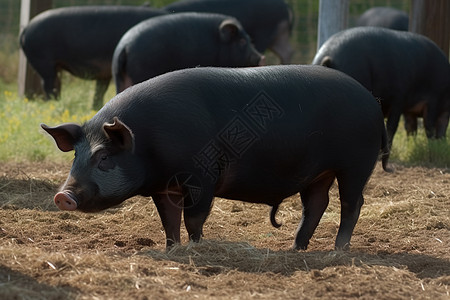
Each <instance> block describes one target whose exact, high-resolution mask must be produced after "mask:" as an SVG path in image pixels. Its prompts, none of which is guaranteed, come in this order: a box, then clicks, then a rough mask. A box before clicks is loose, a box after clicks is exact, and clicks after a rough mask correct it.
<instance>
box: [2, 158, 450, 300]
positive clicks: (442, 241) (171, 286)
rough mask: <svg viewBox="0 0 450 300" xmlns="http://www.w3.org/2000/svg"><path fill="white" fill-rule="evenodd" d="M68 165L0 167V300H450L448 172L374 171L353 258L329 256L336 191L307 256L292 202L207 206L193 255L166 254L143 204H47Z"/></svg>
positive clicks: (184, 248) (156, 222) (183, 250)
mask: <svg viewBox="0 0 450 300" xmlns="http://www.w3.org/2000/svg"><path fill="white" fill-rule="evenodd" d="M69 168H70V165H69V164H50V163H46V164H44V163H33V164H28V163H27V164H14V163H6V164H5V163H3V164H0V299H211V298H214V299H356V298H357V299H433V300H436V299H450V171H449V170H442V169H427V168H420V167H403V166H399V165H395V172H394V173H385V172H383V171H382V170H381V168H380V166H377V168H376V170H375V172H374V174H373V176H372V178H371V180H370V182H369V183H368V185H367V187H366V191H365V205H364V206H363V208H362V211H361V216H360V218H359V221H358V224H357V225H356V228H355V232H354V234H353V237H352V246H351V250H350V251H348V252H342V251H334V250H333V245H334V239H335V237H336V232H337V227H338V224H339V213H340V209H339V200H338V198H337V196H338V195H337V189H336V186H333V188H332V191H331V201H330V205H329V207H328V209H327V211H326V213H325V214H324V216H323V218H322V220H321V223H320V224H319V226H318V228H317V230H316V232H315V234H314V236H313V238H312V239H311V243H310V246H309V248H308V250H307V251H292V250H290V248H291V246H292V243H293V238H294V234H295V230H296V228H297V226H298V223H299V221H300V217H301V202H300V200H299V198H298V196H293V197H291V198H289V199H286V200H285V202H283V204H282V206H281V207H280V211H279V212H278V215H277V220H278V221H279V222H282V223H283V226H282V227H281V228H280V229H276V228H273V227H272V226H271V225H270V222H269V217H268V216H269V207H267V206H265V205H257V204H248V203H241V202H238V201H230V200H224V199H216V200H215V203H214V207H213V210H212V213H211V215H210V217H209V219H208V221H207V223H206V226H205V230H204V233H205V238H204V240H203V241H202V242H201V243H199V244H193V243H187V236H186V232H185V231H184V228H183V231H182V233H183V236H182V239H183V244H182V245H181V246H176V247H175V248H173V249H172V250H171V251H170V252H168V253H167V252H165V249H164V248H165V239H164V233H163V230H162V225H161V222H160V219H159V216H158V214H157V212H156V209H155V206H154V204H153V202H152V201H151V199H149V198H143V197H135V198H132V199H129V200H127V201H125V202H124V203H123V205H122V206H120V207H117V208H113V209H109V210H107V211H104V212H102V213H97V214H84V213H78V212H75V213H72V212H61V211H58V210H57V208H56V206H55V205H54V204H53V202H52V198H53V195H54V193H55V191H56V190H57V189H58V186H59V185H60V184H61V183H62V182H63V181H64V180H65V178H66V174H67V172H68V170H69Z"/></svg>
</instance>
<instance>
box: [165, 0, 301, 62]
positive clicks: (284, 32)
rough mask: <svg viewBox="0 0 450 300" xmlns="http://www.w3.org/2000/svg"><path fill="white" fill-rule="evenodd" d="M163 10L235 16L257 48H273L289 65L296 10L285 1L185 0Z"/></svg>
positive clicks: (262, 49)
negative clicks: (290, 38) (294, 11)
mask: <svg viewBox="0 0 450 300" xmlns="http://www.w3.org/2000/svg"><path fill="white" fill-rule="evenodd" d="M164 9H165V10H166V11H168V12H171V13H180V12H210V13H217V14H224V15H228V16H232V17H235V18H236V19H238V20H239V22H241V24H242V26H244V29H245V31H247V33H248V34H249V35H250V37H251V38H252V42H253V44H254V45H255V48H256V50H258V51H259V52H261V53H264V51H265V50H266V49H270V50H272V51H273V52H274V53H275V54H276V55H278V57H279V58H280V60H281V63H283V64H288V63H289V62H290V60H291V57H292V54H293V52H294V50H293V49H292V47H291V45H290V43H289V36H290V35H291V31H292V25H293V13H292V11H291V9H290V8H289V6H288V5H287V4H286V3H285V2H284V1H283V0H245V1H242V0H182V1H175V2H173V3H171V4H169V5H167V6H165V7H164Z"/></svg>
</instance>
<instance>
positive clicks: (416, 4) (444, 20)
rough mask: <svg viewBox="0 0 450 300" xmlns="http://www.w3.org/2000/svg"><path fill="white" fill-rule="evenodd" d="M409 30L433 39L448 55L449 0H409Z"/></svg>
mask: <svg viewBox="0 0 450 300" xmlns="http://www.w3.org/2000/svg"><path fill="white" fill-rule="evenodd" d="M409 19H410V22H409V31H412V32H416V33H419V34H423V35H425V36H427V37H429V38H430V39H431V40H433V41H434V42H435V43H436V44H437V45H438V46H439V48H441V49H442V51H444V53H445V55H446V56H447V58H448V56H449V45H450V1H449V0H432V1H430V0H411V12H410V17H409Z"/></svg>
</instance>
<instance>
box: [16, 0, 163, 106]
mask: <svg viewBox="0 0 450 300" xmlns="http://www.w3.org/2000/svg"><path fill="white" fill-rule="evenodd" d="M164 13H165V12H163V11H159V10H156V9H150V8H147V7H142V6H141V7H134V6H80V7H75V6H74V7H64V8H57V9H51V10H48V11H45V12H43V13H41V14H39V15H37V16H36V17H34V18H33V19H32V20H31V22H30V23H29V24H28V25H27V26H26V27H25V29H24V30H23V31H22V33H21V36H20V45H21V47H22V50H23V52H24V53H25V55H26V57H27V59H28V62H29V63H30V64H31V66H33V68H34V69H35V70H36V72H37V73H38V74H39V76H40V77H41V78H42V85H43V88H44V92H45V94H46V97H47V98H50V97H54V98H58V96H59V93H60V87H61V82H60V79H59V76H58V72H59V71H60V70H66V71H68V72H70V73H71V74H72V75H74V76H77V77H80V78H84V79H94V80H96V81H97V82H96V87H95V96H94V103H93V107H94V108H95V109H99V108H100V107H101V106H102V105H103V96H104V94H105V92H106V90H107V88H108V84H109V82H110V80H111V77H112V75H111V61H112V56H113V53H114V49H115V47H116V45H117V43H118V42H119V40H120V38H121V37H122V35H123V34H124V33H125V32H126V31H127V30H128V29H130V28H131V27H132V26H134V25H136V24H137V23H139V22H141V21H143V20H145V19H148V18H151V17H154V16H159V15H163V14H164Z"/></svg>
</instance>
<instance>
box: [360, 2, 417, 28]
mask: <svg viewBox="0 0 450 300" xmlns="http://www.w3.org/2000/svg"><path fill="white" fill-rule="evenodd" d="M356 26H375V27H384V28H389V29H395V30H401V31H408V26H409V16H408V14H407V13H406V12H404V11H402V10H399V9H396V8H392V7H372V8H371V9H368V10H367V11H365V12H364V13H363V14H362V15H361V16H360V17H359V18H358V20H357V21H356Z"/></svg>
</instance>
